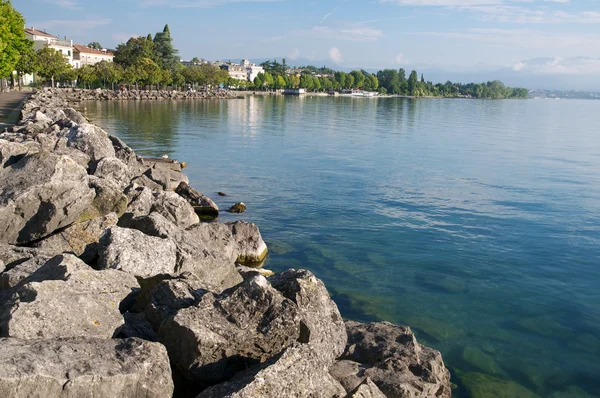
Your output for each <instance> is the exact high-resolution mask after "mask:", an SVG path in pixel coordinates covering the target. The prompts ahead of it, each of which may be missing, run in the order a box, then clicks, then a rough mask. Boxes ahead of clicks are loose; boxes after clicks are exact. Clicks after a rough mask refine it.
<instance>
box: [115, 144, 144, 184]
mask: <svg viewBox="0 0 600 398" xmlns="http://www.w3.org/2000/svg"><path fill="white" fill-rule="evenodd" d="M108 138H109V139H110V141H111V143H112V145H113V149H114V150H115V156H116V157H117V159H119V160H120V161H121V162H123V163H124V164H125V165H127V168H128V169H129V171H130V173H131V175H132V176H136V177H137V176H141V175H142V174H144V172H145V171H146V170H147V169H148V167H146V166H144V165H143V164H142V161H141V160H140V159H139V158H138V156H137V155H136V154H135V152H134V151H133V149H131V148H130V147H128V146H127V144H125V143H124V142H123V141H121V140H120V139H119V138H117V137H115V136H112V135H111V136H109V137H108Z"/></svg>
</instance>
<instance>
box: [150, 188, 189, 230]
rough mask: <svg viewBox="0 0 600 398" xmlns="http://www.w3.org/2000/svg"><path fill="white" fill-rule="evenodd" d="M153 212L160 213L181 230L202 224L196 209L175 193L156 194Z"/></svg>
mask: <svg viewBox="0 0 600 398" xmlns="http://www.w3.org/2000/svg"><path fill="white" fill-rule="evenodd" d="M151 211H155V212H158V213H160V214H161V215H163V216H164V217H165V218H166V219H167V220H169V221H171V222H173V223H174V224H176V225H177V226H179V227H181V228H187V227H189V226H192V225H194V224H197V223H199V222H200V219H199V218H198V215H197V214H196V212H194V208H193V207H192V206H191V205H190V204H189V203H188V202H187V201H186V200H185V199H183V198H182V197H181V196H179V195H177V194H176V193H175V192H160V193H157V194H155V195H154V203H153V204H152V208H151Z"/></svg>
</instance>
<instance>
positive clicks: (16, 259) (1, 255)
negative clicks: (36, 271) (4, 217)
mask: <svg viewBox="0 0 600 398" xmlns="http://www.w3.org/2000/svg"><path fill="white" fill-rule="evenodd" d="M40 254H42V252H41V251H40V250H39V249H35V248H29V247H19V246H12V245H4V244H2V243H0V264H3V266H0V272H2V271H3V270H4V268H3V267H6V268H7V269H9V268H10V267H12V266H14V265H16V264H19V263H22V262H24V261H27V260H29V259H31V258H34V257H36V256H38V255H40Z"/></svg>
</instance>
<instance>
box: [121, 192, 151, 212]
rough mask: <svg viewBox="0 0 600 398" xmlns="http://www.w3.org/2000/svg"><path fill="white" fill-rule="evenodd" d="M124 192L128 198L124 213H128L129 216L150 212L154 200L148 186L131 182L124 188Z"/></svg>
mask: <svg viewBox="0 0 600 398" xmlns="http://www.w3.org/2000/svg"><path fill="white" fill-rule="evenodd" d="M125 194H126V195H127V199H128V204H127V210H126V213H128V214H130V216H131V217H138V216H146V215H148V214H150V209H151V208H152V203H153V202H154V195H153V194H152V190H151V189H150V188H147V187H142V186H138V185H136V184H132V185H130V186H129V187H128V188H127V189H126V190H125Z"/></svg>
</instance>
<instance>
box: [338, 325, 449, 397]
mask: <svg viewBox="0 0 600 398" xmlns="http://www.w3.org/2000/svg"><path fill="white" fill-rule="evenodd" d="M346 327H347V330H348V345H347V347H346V350H345V352H344V354H343V355H342V357H341V360H340V361H337V362H336V363H335V364H334V365H333V366H332V367H331V369H330V372H331V374H332V376H333V377H334V378H335V379H336V380H338V381H339V382H340V383H341V384H342V385H343V386H344V388H345V389H346V391H348V392H350V391H353V390H355V389H356V388H357V387H358V386H360V384H361V383H363V382H365V380H366V379H367V378H370V379H371V380H372V381H373V383H375V384H376V385H377V387H378V388H379V389H380V390H381V391H382V392H383V393H384V394H385V395H386V396H387V397H389V398H417V397H440V398H449V397H451V395H452V391H451V389H450V373H449V372H448V370H447V369H446V368H445V366H444V362H443V360H442V355H441V354H440V353H439V351H436V350H433V349H431V348H428V347H425V346H423V345H421V344H419V343H418V342H417V340H416V338H415V335H414V334H413V332H412V331H411V330H410V328H408V327H403V326H397V325H394V324H391V323H389V322H378V323H366V324H361V323H358V322H352V321H348V322H346Z"/></svg>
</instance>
